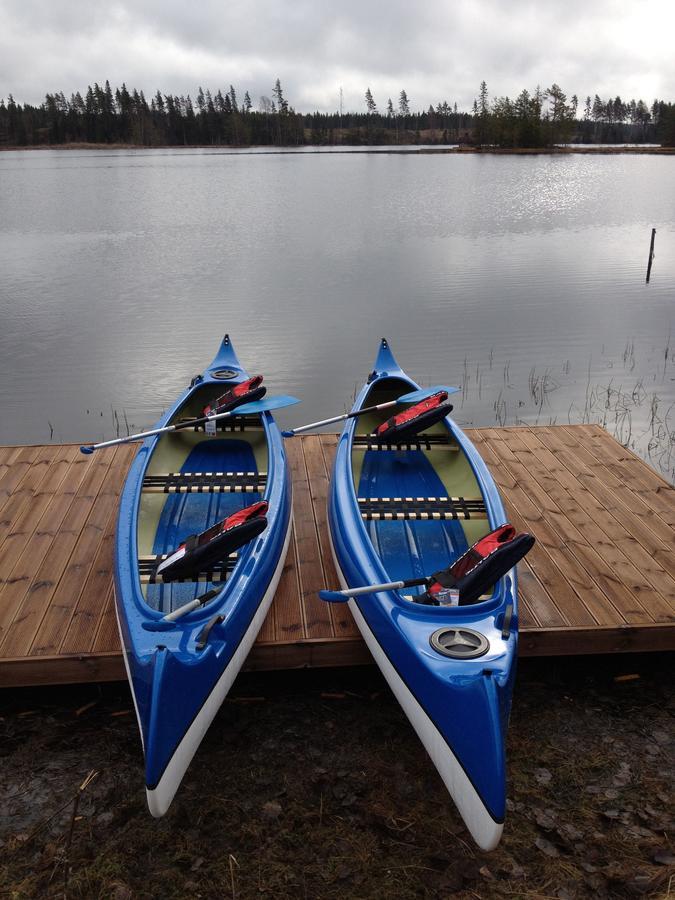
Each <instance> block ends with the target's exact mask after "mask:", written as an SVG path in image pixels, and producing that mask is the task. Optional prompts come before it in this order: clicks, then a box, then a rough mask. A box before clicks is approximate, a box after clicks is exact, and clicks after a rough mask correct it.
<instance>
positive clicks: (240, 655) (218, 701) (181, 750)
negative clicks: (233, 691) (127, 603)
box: [118, 513, 293, 818]
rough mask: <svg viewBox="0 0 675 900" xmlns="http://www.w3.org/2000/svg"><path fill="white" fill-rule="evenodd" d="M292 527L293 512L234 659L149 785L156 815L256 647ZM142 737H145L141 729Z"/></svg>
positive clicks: (168, 801)
mask: <svg viewBox="0 0 675 900" xmlns="http://www.w3.org/2000/svg"><path fill="white" fill-rule="evenodd" d="M292 530H293V515H292V513H291V515H290V516H289V520H288V529H287V531H286V537H285V539H284V546H283V549H282V551H281V555H280V557H279V562H278V564H277V567H276V569H275V570H274V575H273V576H272V580H271V581H270V583H269V585H268V587H267V591H266V592H265V596H264V597H263V599H262V601H261V603H260V605H259V606H258V609H257V610H256V612H255V614H254V616H253V618H252V620H251V624H250V625H249V626H248V628H247V630H246V632H245V634H244V636H243V638H242V639H241V642H240V643H239V646H238V647H237V649H236V650H235V652H234V655H233V656H232V659H231V660H230V661H229V663H228V664H227V666H226V667H225V669H224V670H223V673H222V675H221V676H220V678H219V679H218V681H217V682H216V683H215V685H214V687H213V690H212V691H211V693H210V694H209V696H208V697H207V698H206V700H205V701H204V704H203V705H202V707H201V709H200V710H199V712H198V713H197V715H196V716H195V718H194V720H193V721H192V724H191V725H190V727H189V728H188V730H187V731H186V732H185V735H184V736H183V739H182V740H181V742H180V744H178V746H177V747H176V749H175V751H174V754H173V756H172V757H171V759H170V760H169V762H168V764H167V766H166V768H165V769H164V772H163V774H162V777H161V778H160V780H159V782H158V783H157V785H156V786H155V787H154V788H152V789H149V788H146V791H145V793H146V797H147V801H148V809H149V810H150V812H151V813H152V815H153V816H155V817H156V818H159V817H160V816H163V815H164V814H165V813H166V811H167V810H168V809H169V807H170V806H171V801H172V800H173V798H174V796H175V794H176V791H177V790H178V788H179V786H180V783H181V781H182V780H183V776H184V775H185V772H186V771H187V768H188V766H189V765H190V762H191V761H192V757H193V756H194V755H195V753H196V752H197V749H198V747H199V745H200V744H201V742H202V740H203V739H204V736H205V734H206V732H207V731H208V729H209V726H210V725H211V722H213V720H214V718H215V716H216V713H217V712H218V710H219V709H220V707H221V706H222V704H223V701H224V699H225V697H226V696H227V694H228V691H229V690H230V688H231V687H232V683H233V682H234V679H235V678H236V677H237V675H238V674H239V670H240V669H241V667H242V666H243V664H244V661H245V660H246V657H247V656H248V654H249V651H250V649H251V647H252V646H253V642H254V641H255V639H256V637H257V636H258V632H259V631H260V629H261V627H262V624H263V622H264V621H265V617H266V616H267V613H268V611H269V608H270V606H271V603H272V600H273V598H274V595H275V593H276V590H277V585H278V584H279V579H280V578H281V573H282V571H283V568H284V564H285V562H286V556H287V554H288V546H289V543H290V539H291V532H292ZM118 625H119V618H118ZM124 657H125V665H126V667H127V675H129V666H128V663H127V660H126V653H125V654H124ZM129 684H130V685H132V682H131V678H129ZM132 694H133V685H132ZM134 706H135V707H136V715H137V717H138V706H137V704H136V698H135V697H134ZM139 728H140V720H139ZM141 740H143V731H142V729H141Z"/></svg>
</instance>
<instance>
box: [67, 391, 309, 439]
mask: <svg viewBox="0 0 675 900" xmlns="http://www.w3.org/2000/svg"><path fill="white" fill-rule="evenodd" d="M294 403H300V401H299V400H298V399H297V397H283V396H282V397H266V398H265V399H264V400H254V401H253V402H252V403H242V405H241V406H237V407H236V408H235V409H231V410H229V412H222V413H216V414H215V415H213V416H200V418H198V419H188V421H187V422H177V423H176V424H175V425H165V426H164V427H163V428H153V429H151V430H150V431H141V432H139V433H138V434H130V435H129V436H128V437H123V438H115V439H114V440H112V441H102V442H101V443H100V444H92V445H91V446H90V447H80V450H81V452H82V453H93V452H94V450H101V449H102V448H103V447H115V446H117V444H130V443H132V442H133V441H144V440H145V439H146V438H149V437H154V436H155V435H156V434H168V433H169V432H170V431H180V430H181V429H183V428H194V426H195V425H202V424H203V423H205V422H216V421H217V420H218V419H226V418H228V417H230V416H244V415H253V414H255V413H262V412H269V411H270V410H273V409H281V408H282V407H284V406H293V404H294Z"/></svg>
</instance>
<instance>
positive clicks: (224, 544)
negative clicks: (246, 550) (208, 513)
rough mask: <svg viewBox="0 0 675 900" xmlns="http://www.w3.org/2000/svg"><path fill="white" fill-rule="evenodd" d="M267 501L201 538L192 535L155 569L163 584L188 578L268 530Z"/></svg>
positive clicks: (210, 529) (229, 518)
mask: <svg viewBox="0 0 675 900" xmlns="http://www.w3.org/2000/svg"><path fill="white" fill-rule="evenodd" d="M267 509H268V504H267V500H260V501H259V502H258V503H253V504H252V505H251V506H247V507H246V508H245V509H240V510H239V512H236V513H233V514H232V515H231V516H228V517H227V519H223V521H222V522H218V524H217V525H213V526H211V528H208V529H207V530H206V531H202V533H201V534H193V535H191V536H190V537H189V538H188V539H187V540H186V541H184V542H183V543H182V544H181V545H180V547H178V549H177V550H174V551H173V553H171V554H169V556H167V558H166V559H165V560H163V561H162V562H161V563H160V564H159V566H158V567H157V571H156V573H155V574H156V575H161V576H162V580H163V581H176V580H178V579H180V578H185V579H187V578H189V577H190V576H191V575H196V574H197V573H199V572H208V571H209V568H210V567H211V566H213V565H215V564H216V563H219V562H221V561H222V560H224V559H225V558H226V557H227V556H229V554H230V553H232V551H233V550H236V549H237V548H238V547H241V546H243V545H244V544H247V543H248V542H249V541H251V540H253V538H254V537H257V535H259V534H260V532H261V531H264V530H265V528H266V527H267V519H266V518H265V515H266V513H267Z"/></svg>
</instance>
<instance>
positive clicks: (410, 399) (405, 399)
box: [281, 384, 459, 437]
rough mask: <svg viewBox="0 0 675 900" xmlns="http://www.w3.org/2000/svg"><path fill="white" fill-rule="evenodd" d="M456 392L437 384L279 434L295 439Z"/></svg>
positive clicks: (452, 388)
mask: <svg viewBox="0 0 675 900" xmlns="http://www.w3.org/2000/svg"><path fill="white" fill-rule="evenodd" d="M458 390H459V388H458V387H444V386H443V385H439V384H437V385H436V386H435V387H431V388H420V389H419V390H417V391H411V392H410V393H409V394H403V396H402V397H398V398H397V399H396V400H388V401H387V402H386V403H378V404H377V406H366V407H364V408H363V409H357V410H356V411H355V412H350V413H343V414H342V415H341V416H333V417H332V418H331V419H322V420H321V421H320V422H310V424H309V425H301V426H300V427H299V428H293V429H291V430H290V431H282V432H281V433H282V434H283V436H284V437H295V435H296V434H302V433H303V431H309V430H310V429H312V428H320V427H321V426H322V425H332V424H333V423H334V422H344V421H345V420H346V419H354V418H356V417H357V416H362V415H364V414H365V413H369V412H377V411H378V410H380V409H389V408H390V407H391V406H396V404H397V403H417V402H418V401H420V400H424V399H425V398H426V397H430V396H432V395H433V394H437V393H438V392H439V391H445V392H446V393H448V394H456V393H457V391H458Z"/></svg>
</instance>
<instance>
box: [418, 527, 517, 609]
mask: <svg viewBox="0 0 675 900" xmlns="http://www.w3.org/2000/svg"><path fill="white" fill-rule="evenodd" d="M533 546H534V538H533V537H532V535H531V534H527V532H523V533H521V534H516V529H515V528H514V527H513V525H509V524H506V525H502V526H500V527H499V528H496V529H495V530H494V531H491V532H490V534H486V535H485V537H482V538H481V539H480V540H479V541H476V543H475V544H474V545H473V546H472V547H469V549H468V550H467V551H466V553H464V554H463V555H462V556H460V557H459V559H457V560H455V562H454V563H453V564H452V565H451V566H449V567H448V568H447V569H442V570H441V571H440V572H435V573H434V574H433V575H432V576H431V579H432V580H431V584H430V585H429V587H428V588H427V592H426V594H425V595H423V597H424V599H422V598H420V602H422V603H424V602H426V603H431V604H433V605H437V603H438V600H437V599H436V595H437V594H439V593H440V592H441V591H444V590H447V589H448V588H457V589H458V590H459V605H460V606H466V605H467V604H470V603H475V602H476V601H477V600H478V598H479V597H480V596H481V595H482V594H484V593H486V592H487V591H489V590H490V589H491V588H492V587H493V585H495V584H496V583H497V582H498V581H499V579H500V578H501V577H502V575H505V574H506V573H507V572H508V571H509V570H510V569H512V568H513V567H514V566H515V564H516V563H517V562H518V561H519V560H521V559H522V558H523V557H524V556H525V554H526V553H529V552H530V550H531V549H532V547H533Z"/></svg>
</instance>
